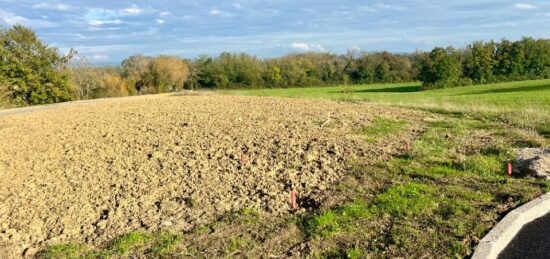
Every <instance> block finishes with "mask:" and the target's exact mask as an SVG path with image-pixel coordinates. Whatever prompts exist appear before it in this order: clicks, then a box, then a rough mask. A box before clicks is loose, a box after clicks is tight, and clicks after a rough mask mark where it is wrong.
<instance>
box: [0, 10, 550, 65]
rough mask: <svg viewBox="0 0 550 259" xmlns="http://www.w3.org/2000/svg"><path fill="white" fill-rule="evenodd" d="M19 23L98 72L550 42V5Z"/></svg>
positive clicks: (27, 16)
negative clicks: (225, 58) (145, 62)
mask: <svg viewBox="0 0 550 259" xmlns="http://www.w3.org/2000/svg"><path fill="white" fill-rule="evenodd" d="M451 2H452V3H451ZM16 23H20V24H23V25H26V26H29V27H31V28H33V29H34V30H35V31H36V32H37V33H38V35H39V36H40V37H41V38H42V39H43V40H44V41H46V42H47V43H49V44H50V45H53V46H56V47H58V48H59V49H60V50H61V51H66V50H67V49H68V48H71V47H72V48H75V49H76V50H77V51H78V52H79V54H80V55H85V56H87V57H88V58H89V59H90V60H92V61H94V62H99V63H117V62H120V61H121V60H122V59H124V58H125V57H127V56H129V55H132V54H136V53H142V54H146V55H157V54H171V55H178V56H181V57H185V58H194V57H197V56H198V55H200V54H208V55H217V54H218V53H220V52H223V51H229V52H247V53H250V54H254V55H257V56H259V57H273V56H279V55H283V54H286V53H290V52H302V51H320V52H333V53H345V52H346V51H347V50H350V49H354V50H363V51H378V50H389V51H392V52H409V51H414V50H416V49H420V50H427V49H430V48H432V47H434V46H447V45H454V46H458V47H462V46H465V45H466V44H468V43H469V42H471V41H474V40H490V39H501V38H504V37H505V38H508V39H512V40H515V39H519V38H521V37H522V36H532V37H537V38H539V37H543V38H549V37H550V27H549V25H550V1H548V0H544V1H542V0H538V1H508V0H503V1H496V0H475V1H474V0H462V1H435V0H407V1H380V0H373V1H356V0H339V1H325V0H316V1H309V0H306V1H297V0H273V1H255V0H234V1H210V0H205V1H198V0H196V1H165V0H154V1H150V0H146V1H115V0H111V1H107V0H96V1H28V0H0V24H1V25H3V26H7V25H12V24H16Z"/></svg>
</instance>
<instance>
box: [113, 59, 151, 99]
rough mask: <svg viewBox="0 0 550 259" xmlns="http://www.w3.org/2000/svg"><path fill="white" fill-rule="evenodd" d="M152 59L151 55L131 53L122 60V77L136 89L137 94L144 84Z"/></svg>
mask: <svg viewBox="0 0 550 259" xmlns="http://www.w3.org/2000/svg"><path fill="white" fill-rule="evenodd" d="M152 60H153V58H151V57H147V56H143V55H133V56H130V57H128V58H126V59H125V60H123V61H122V64H121V65H122V77H123V78H124V79H126V80H127V81H128V82H129V84H130V85H132V86H133V87H134V88H135V89H136V91H137V93H138V94H139V93H141V90H142V89H143V88H145V86H146V83H147V82H146V80H147V77H148V76H149V75H150V69H151V61H152Z"/></svg>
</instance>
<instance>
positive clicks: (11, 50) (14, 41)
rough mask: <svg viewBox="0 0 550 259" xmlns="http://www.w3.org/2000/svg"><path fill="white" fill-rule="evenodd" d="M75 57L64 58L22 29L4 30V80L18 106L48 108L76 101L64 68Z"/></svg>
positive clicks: (0, 60) (0, 65)
mask: <svg viewBox="0 0 550 259" xmlns="http://www.w3.org/2000/svg"><path fill="white" fill-rule="evenodd" d="M73 55H74V51H73V50H71V51H70V52H69V54H68V55H66V56H63V55H60V54H59V53H58V50H57V49H56V48H54V47H50V46H48V45H47V44H45V43H43V42H42V41H41V40H40V39H38V37H37V36H36V34H35V33H34V32H33V31H32V30H31V29H29V28H26V27H24V26H21V25H14V26H13V27H11V28H9V29H7V28H0V78H2V80H3V81H5V83H7V84H8V85H10V87H11V89H9V91H10V94H11V99H12V102H13V103H14V104H16V105H28V104H30V105H32V104H48V103H56V102H64V101H70V100H72V99H73V96H72V90H71V87H70V84H69V79H68V76H67V75H66V74H65V73H63V72H62V69H63V67H64V66H65V65H66V64H67V62H68V61H69V60H70V58H71V57H72V56H73Z"/></svg>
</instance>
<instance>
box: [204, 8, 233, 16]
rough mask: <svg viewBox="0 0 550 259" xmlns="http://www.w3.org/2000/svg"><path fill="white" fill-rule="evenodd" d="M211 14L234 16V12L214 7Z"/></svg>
mask: <svg viewBox="0 0 550 259" xmlns="http://www.w3.org/2000/svg"><path fill="white" fill-rule="evenodd" d="M209 14H210V15H212V16H224V17H231V16H233V15H232V14H230V13H228V12H226V11H222V10H220V9H212V10H211V11H210V12H209Z"/></svg>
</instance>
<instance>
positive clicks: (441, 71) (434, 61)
mask: <svg viewBox="0 0 550 259" xmlns="http://www.w3.org/2000/svg"><path fill="white" fill-rule="evenodd" d="M461 74H462V66H461V64H460V60H459V59H458V53H457V52H456V50H455V49H453V48H452V47H448V48H446V49H444V48H434V49H433V50H432V51H431V52H430V54H429V55H427V56H426V58H424V59H423V60H422V62H421V68H420V74H419V79H420V80H421V81H422V82H423V87H424V88H443V87H452V86H457V85H459V84H460V77H461Z"/></svg>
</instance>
